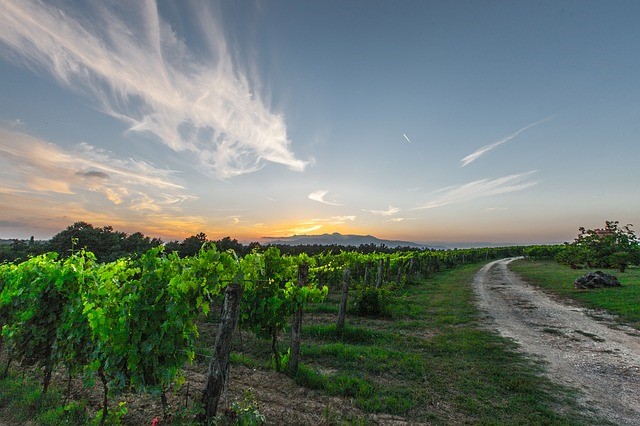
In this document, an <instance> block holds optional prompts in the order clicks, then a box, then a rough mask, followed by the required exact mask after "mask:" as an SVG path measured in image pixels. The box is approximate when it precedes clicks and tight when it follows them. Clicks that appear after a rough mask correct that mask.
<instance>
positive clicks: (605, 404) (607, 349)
mask: <svg viewBox="0 0 640 426" xmlns="http://www.w3.org/2000/svg"><path fill="white" fill-rule="evenodd" d="M512 260H515V258H512V259H503V260H498V261H495V262H491V263H489V264H487V265H486V266H485V267H483V268H482V269H481V270H480V271H479V272H478V274H477V275H476V278H475V289H476V292H477V296H478V303H479V306H480V308H481V310H483V311H484V312H485V313H486V314H487V316H488V318H487V321H488V324H489V326H490V327H494V328H496V329H497V330H498V331H499V332H500V334H501V335H503V336H505V337H509V338H512V339H513V340H515V341H516V342H517V343H519V345H520V348H521V350H523V351H525V352H527V353H528V354H531V355H533V356H534V357H536V358H541V359H543V360H545V361H546V362H547V363H548V364H546V371H547V374H548V376H549V377H550V378H551V379H552V380H554V381H556V382H558V383H561V384H564V385H569V386H572V387H575V388H578V389H579V390H580V391H581V392H582V396H581V398H580V400H581V402H582V403H583V404H584V405H585V406H587V407H593V408H595V409H597V410H598V414H599V415H600V416H602V417H605V418H607V419H609V420H610V421H612V422H614V423H616V424H624V425H626V424H629V425H631V424H633V425H638V424H640V333H639V332H638V331H637V330H635V329H632V328H630V327H626V326H621V325H620V324H616V323H615V322H614V321H613V320H612V317H610V316H608V315H606V314H603V313H602V312H596V311H592V310H588V309H585V308H580V307H577V306H571V305H569V304H566V303H563V302H559V301H557V300H555V299H553V298H552V297H549V296H548V295H546V294H545V293H543V292H542V291H541V290H539V289H537V288H535V287H533V286H531V285H529V284H527V283H525V282H524V281H523V280H521V279H520V278H518V277H517V276H516V275H515V274H514V273H513V272H511V271H509V270H508V269H507V264H508V263H509V262H511V261H512Z"/></svg>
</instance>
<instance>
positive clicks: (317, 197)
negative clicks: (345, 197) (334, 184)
mask: <svg viewBox="0 0 640 426" xmlns="http://www.w3.org/2000/svg"><path fill="white" fill-rule="evenodd" d="M328 193H329V191H324V190H319V191H315V192H312V193H311V194H309V195H308V196H307V197H308V198H309V199H310V200H313V201H317V202H319V203H322V204H327V205H329V206H342V204H340V203H336V202H333V201H327V200H325V199H324V197H325V196H326V195H327V194H328Z"/></svg>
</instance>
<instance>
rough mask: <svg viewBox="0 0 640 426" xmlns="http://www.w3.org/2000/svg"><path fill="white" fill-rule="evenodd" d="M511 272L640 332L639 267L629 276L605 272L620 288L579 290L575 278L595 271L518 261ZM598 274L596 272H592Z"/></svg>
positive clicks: (511, 267) (629, 270) (631, 270)
mask: <svg viewBox="0 0 640 426" xmlns="http://www.w3.org/2000/svg"><path fill="white" fill-rule="evenodd" d="M509 269H511V270H512V271H514V272H516V273H517V274H519V275H520V276H522V277H523V278H524V279H526V280H527V281H529V282H531V283H533V284H536V285H538V286H540V287H543V288H545V289H547V290H549V291H551V292H553V293H555V294H558V295H560V296H563V297H569V298H571V299H573V300H575V301H578V302H580V303H581V304H582V305H584V306H587V307H589V308H595V309H605V310H607V311H610V312H612V313H614V314H616V315H618V316H619V317H620V319H621V320H622V321H624V322H628V323H630V324H631V325H633V326H634V327H635V328H640V267H632V268H628V269H627V271H626V272H623V273H621V272H618V271H616V270H608V269H604V270H603V272H606V273H609V274H612V275H615V276H616V277H618V280H619V281H620V283H621V284H622V286H621V287H611V288H599V289H592V290H576V289H575V288H574V287H573V282H574V281H575V279H576V278H578V277H579V276H581V275H584V274H586V273H587V272H590V271H592V270H585V269H582V270H574V269H571V268H569V267H567V266H565V265H560V264H558V263H557V262H553V261H529V260H518V261H515V262H512V263H510V264H509ZM593 270H595V269H593Z"/></svg>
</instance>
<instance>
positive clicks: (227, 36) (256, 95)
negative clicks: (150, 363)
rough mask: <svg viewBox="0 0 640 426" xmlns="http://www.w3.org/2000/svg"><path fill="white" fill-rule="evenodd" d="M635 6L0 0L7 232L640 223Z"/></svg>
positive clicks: (436, 229) (262, 231) (422, 232)
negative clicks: (83, 226)
mask: <svg viewBox="0 0 640 426" xmlns="http://www.w3.org/2000/svg"><path fill="white" fill-rule="evenodd" d="M639 21H640V2H637V1H611V2H604V1H588V0H585V1H577V0H574V1H518V2H505V1H489V0H487V1H455V2H452V1H447V0H444V1H424V0H403V1H391V0H388V1H381V0H362V1H356V0H347V1H344V0H340V1H333V0H323V1H291V0H290V1H284V0H265V1H251V0H246V1H232V0H224V1H220V2H216V1H206V2H205V1H201V2H198V1H157V2H156V1H152V0H140V1H135V2H130V1H86V2H85V1H62V0H47V1H31V0H4V1H3V2H2V5H0V99H1V102H0V238H25V239H26V238H29V237H30V236H32V235H33V236H35V237H36V238H37V239H48V238H50V237H51V236H53V235H54V234H56V233H58V232H59V231H61V230H63V229H64V228H66V227H67V226H69V225H71V224H72V223H74V222H76V221H81V220H82V221H86V222H89V223H91V224H93V225H94V226H100V227H102V226H113V227H114V228H115V229H117V230H120V231H124V232H128V233H133V232H137V231H141V232H143V233H144V234H145V235H149V236H152V237H161V238H162V239H163V240H164V241H171V240H179V239H183V238H185V237H188V236H190V235H194V234H196V233H198V232H205V233H206V234H207V236H208V237H209V238H211V239H217V238H222V237H224V236H230V237H232V238H236V239H238V240H240V241H243V242H249V241H264V240H263V239H262V238H263V237H284V236H291V235H296V234H297V235H300V234H322V233H333V232H340V233H343V234H361V235H367V234H369V235H374V236H376V237H379V238H387V239H399V240H406V241H414V242H423V243H433V242H449V243H455V242H463V241H464V242H469V241H477V242H493V243H516V244H537V243H556V242H563V241H571V240H572V239H573V238H575V236H576V235H577V234H578V227H581V226H584V227H586V228H597V227H602V226H604V222H605V221H606V220H617V221H619V222H620V223H621V224H634V225H636V226H640V185H639V182H640V171H639V170H640V168H639V167H640V49H638V45H639V43H640V25H638V22H639ZM632 229H634V230H636V231H637V229H636V228H632Z"/></svg>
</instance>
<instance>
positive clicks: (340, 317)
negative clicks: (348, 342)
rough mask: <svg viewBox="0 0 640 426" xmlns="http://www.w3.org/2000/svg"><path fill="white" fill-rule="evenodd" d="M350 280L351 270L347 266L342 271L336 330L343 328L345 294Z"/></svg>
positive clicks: (339, 330) (340, 330)
mask: <svg viewBox="0 0 640 426" xmlns="http://www.w3.org/2000/svg"><path fill="white" fill-rule="evenodd" d="M350 281H351V271H350V270H349V268H345V270H344V272H343V273H342V299H340V310H339V311H338V323H337V324H336V331H337V332H338V333H342V330H344V320H345V317H346V316H347V296H349V284H350Z"/></svg>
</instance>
